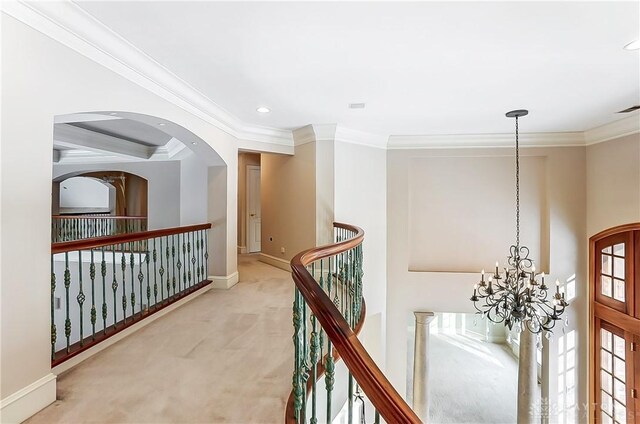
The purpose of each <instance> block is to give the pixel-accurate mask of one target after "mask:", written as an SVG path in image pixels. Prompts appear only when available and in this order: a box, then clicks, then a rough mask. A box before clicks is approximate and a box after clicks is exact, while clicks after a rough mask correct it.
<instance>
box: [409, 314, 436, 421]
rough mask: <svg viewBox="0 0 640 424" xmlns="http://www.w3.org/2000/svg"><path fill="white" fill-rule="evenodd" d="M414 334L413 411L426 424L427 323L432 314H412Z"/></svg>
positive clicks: (427, 405) (427, 374) (427, 406)
mask: <svg viewBox="0 0 640 424" xmlns="http://www.w3.org/2000/svg"><path fill="white" fill-rule="evenodd" d="M413 314H414V315H415V317H416V332H415V341H414V351H413V410H414V411H415V413H416V414H417V415H418V417H419V418H420V419H421V420H422V421H423V422H427V419H428V418H429V395H428V393H429V386H428V384H429V323H430V322H431V321H432V320H433V318H434V314H433V312H414V313H413Z"/></svg>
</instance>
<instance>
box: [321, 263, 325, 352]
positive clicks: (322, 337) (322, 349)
mask: <svg viewBox="0 0 640 424" xmlns="http://www.w3.org/2000/svg"><path fill="white" fill-rule="evenodd" d="M320 288H321V289H322V290H323V291H324V267H323V260H322V259H320ZM323 356H324V330H323V329H322V326H321V327H320V358H322V357H323Z"/></svg>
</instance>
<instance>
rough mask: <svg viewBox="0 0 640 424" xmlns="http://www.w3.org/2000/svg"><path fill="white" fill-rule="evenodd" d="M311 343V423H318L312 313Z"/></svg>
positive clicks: (313, 319) (315, 343) (315, 334)
mask: <svg viewBox="0 0 640 424" xmlns="http://www.w3.org/2000/svg"><path fill="white" fill-rule="evenodd" d="M311 275H313V276H314V278H315V263H313V264H312V265H311ZM309 343H310V352H309V354H310V359H311V424H317V422H318V414H317V409H316V407H317V405H316V403H317V402H316V397H317V394H316V380H317V378H318V350H319V346H318V328H317V322H316V317H315V315H314V314H313V313H311V339H310V341H309Z"/></svg>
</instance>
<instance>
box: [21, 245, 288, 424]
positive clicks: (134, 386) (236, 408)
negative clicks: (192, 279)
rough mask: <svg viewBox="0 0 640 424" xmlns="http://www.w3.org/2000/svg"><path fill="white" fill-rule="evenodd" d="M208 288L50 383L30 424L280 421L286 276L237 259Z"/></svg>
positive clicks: (285, 390)
mask: <svg viewBox="0 0 640 424" xmlns="http://www.w3.org/2000/svg"><path fill="white" fill-rule="evenodd" d="M238 268H239V272H240V282H239V283H238V284H237V285H236V286H234V287H233V288H232V289H230V290H217V289H211V290H210V291H209V292H207V293H205V294H203V295H201V296H199V297H198V298H196V299H194V300H193V301H191V302H189V303H187V304H186V305H184V306H182V307H180V308H178V309H176V310H175V311H172V312H171V313H169V314H167V315H166V316H164V317H162V318H160V319H158V320H157V321H155V322H153V323H151V324H149V325H148V326H147V327H145V328H143V329H142V330H140V331H138V332H136V333H134V334H132V335H131V336H129V337H127V338H126V339H124V340H122V341H120V342H118V343H116V344H115V345H113V346H111V347H109V348H107V349H105V350H104V351H102V352H100V353H98V354H96V355H95V356H93V357H91V358H90V359H88V360H86V361H85V362H83V363H82V364H80V365H78V366H76V367H75V368H73V369H71V370H70V371H69V372H67V373H66V374H62V375H61V376H59V377H58V389H57V391H58V400H57V401H56V402H55V403H53V404H52V405H50V406H48V407H47V408H45V409H44V410H42V411H41V412H39V413H38V414H37V415H35V416H34V417H32V418H31V419H30V420H28V421H27V422H28V423H30V424H36V423H54V422H55V423H81V422H94V423H161V422H167V423H168V422H171V423H196V422H197V423H238V424H239V423H279V422H282V419H283V416H284V407H285V402H286V399H287V397H288V395H289V392H290V390H291V364H292V361H293V359H292V358H293V349H292V345H291V334H292V331H293V328H292V324H291V304H292V299H293V282H292V281H291V277H290V274H288V273H287V272H284V271H282V270H279V269H277V268H274V267H271V266H269V265H266V264H264V263H261V262H258V260H257V257H255V256H250V255H245V256H240V257H239V258H238Z"/></svg>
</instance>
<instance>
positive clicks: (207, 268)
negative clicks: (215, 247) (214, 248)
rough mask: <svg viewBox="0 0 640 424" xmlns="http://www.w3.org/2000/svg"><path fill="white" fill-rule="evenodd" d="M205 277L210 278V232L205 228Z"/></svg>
mask: <svg viewBox="0 0 640 424" xmlns="http://www.w3.org/2000/svg"><path fill="white" fill-rule="evenodd" d="M204 266H205V271H204V278H205V279H208V278H209V232H208V231H207V230H204Z"/></svg>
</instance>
